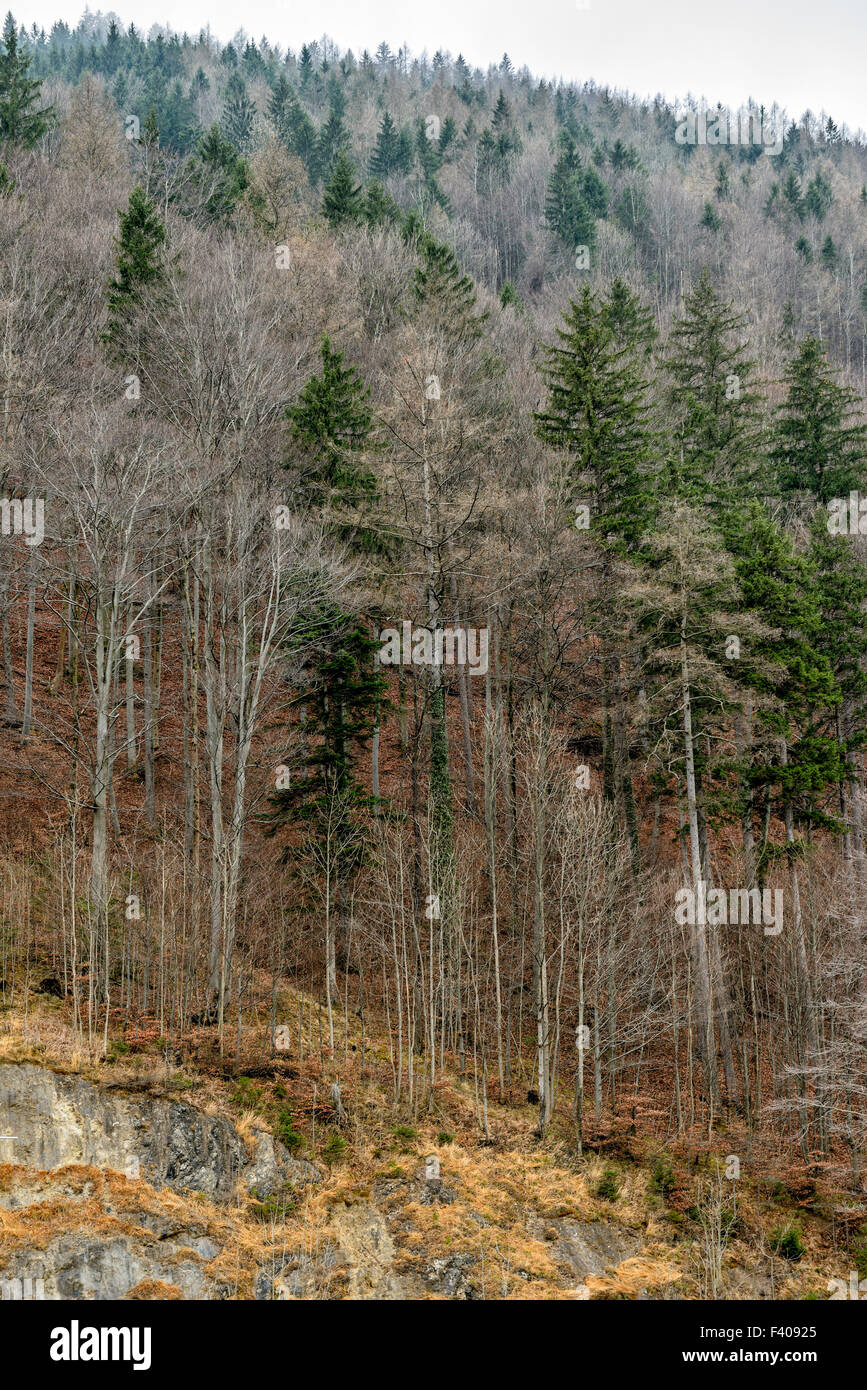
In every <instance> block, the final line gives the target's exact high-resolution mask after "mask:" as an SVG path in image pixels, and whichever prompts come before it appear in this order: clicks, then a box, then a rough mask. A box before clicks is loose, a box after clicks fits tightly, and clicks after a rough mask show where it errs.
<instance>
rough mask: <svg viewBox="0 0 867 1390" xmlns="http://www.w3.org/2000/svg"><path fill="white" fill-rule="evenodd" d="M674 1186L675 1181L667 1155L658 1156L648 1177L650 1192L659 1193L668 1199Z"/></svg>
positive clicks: (672, 1168)
mask: <svg viewBox="0 0 867 1390" xmlns="http://www.w3.org/2000/svg"><path fill="white" fill-rule="evenodd" d="M675 1184H676V1179H675V1176H674V1167H673V1165H672V1162H671V1159H670V1158H669V1157H668V1155H667V1154H659V1155H658V1157H657V1159H656V1162H655V1163H654V1165H653V1172H652V1173H651V1175H650V1186H651V1189H652V1191H654V1192H659V1193H661V1195H662V1196H663V1197H668V1196H670V1195H671V1193H672V1192H673V1191H674V1188H675Z"/></svg>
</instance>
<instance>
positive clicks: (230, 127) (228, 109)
mask: <svg viewBox="0 0 867 1390" xmlns="http://www.w3.org/2000/svg"><path fill="white" fill-rule="evenodd" d="M255 118H256V103H255V102H254V101H252V100H251V99H250V97H249V96H248V95H247V88H246V86H245V83H244V79H243V77H241V75H240V73H238V72H233V73H232V75H231V77H230V78H229V81H228V82H227V83H226V98H225V101H224V103H223V118H222V126H223V130H224V131H225V132H226V136H227V138H228V139H229V140H231V142H232V144H233V145H234V146H235V149H236V150H237V151H238V153H239V154H247V153H248V151H249V149H250V145H251V142H252V136H253V122H254V120H255Z"/></svg>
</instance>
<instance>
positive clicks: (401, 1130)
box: [391, 1125, 418, 1139]
mask: <svg viewBox="0 0 867 1390" xmlns="http://www.w3.org/2000/svg"><path fill="white" fill-rule="evenodd" d="M391 1132H392V1134H394V1135H396V1136H397V1138H398V1139H417V1138H418V1130H417V1129H413V1127H412V1125H395V1127H394V1129H393V1130H392V1131H391Z"/></svg>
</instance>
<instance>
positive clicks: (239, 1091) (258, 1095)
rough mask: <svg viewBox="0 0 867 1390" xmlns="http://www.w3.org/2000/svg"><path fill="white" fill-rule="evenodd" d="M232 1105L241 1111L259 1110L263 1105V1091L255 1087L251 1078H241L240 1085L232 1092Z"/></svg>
mask: <svg viewBox="0 0 867 1390" xmlns="http://www.w3.org/2000/svg"><path fill="white" fill-rule="evenodd" d="M232 1104H233V1105H236V1106H237V1107H238V1109H239V1110H259V1109H260V1108H261V1105H262V1091H261V1089H260V1088H259V1087H258V1086H254V1084H253V1082H252V1081H251V1080H250V1078H249V1076H239V1077H238V1084H237V1086H236V1087H235V1089H234V1091H233V1092H232Z"/></svg>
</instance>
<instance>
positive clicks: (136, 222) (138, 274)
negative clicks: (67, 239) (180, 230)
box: [102, 185, 166, 357]
mask: <svg viewBox="0 0 867 1390" xmlns="http://www.w3.org/2000/svg"><path fill="white" fill-rule="evenodd" d="M118 216H119V218H120V234H119V236H117V237H116V238H115V247H116V248H117V259H116V264H117V274H116V275H115V277H114V279H113V280H112V281H111V282H110V284H109V292H108V325H107V327H106V329H105V332H104V333H103V334H102V340H103V342H104V343H106V344H107V345H109V346H110V347H111V348H112V349H113V350H114V351H115V353H116V354H119V355H120V356H121V357H123V355H124V352H125V351H126V349H127V348H128V347H129V342H128V335H129V333H130V329H131V327H132V325H133V321H134V318H135V315H136V313H137V312H138V310H139V309H140V307H141V306H142V304H143V302H144V300H145V297H146V294H153V293H154V291H156V290H158V289H159V287H160V285H161V284H162V282H163V279H164V269H163V259H162V247H163V244H164V242H165V239H166V229H165V226H164V224H163V223H162V221H161V220H160V217H159V215H158V213H157V211H156V208H155V207H154V205H153V203H152V202H151V201H150V199H149V198H148V197H147V195H146V194H145V192H144V190H143V189H142V188H141V187H140V186H138V185H137V186H136V187H135V188H134V189H133V191H132V193H131V194H130V195H129V206H128V207H127V210H126V212H120V213H119V214H118Z"/></svg>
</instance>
